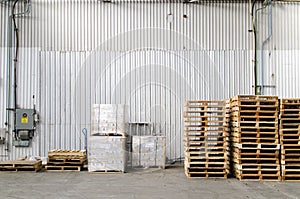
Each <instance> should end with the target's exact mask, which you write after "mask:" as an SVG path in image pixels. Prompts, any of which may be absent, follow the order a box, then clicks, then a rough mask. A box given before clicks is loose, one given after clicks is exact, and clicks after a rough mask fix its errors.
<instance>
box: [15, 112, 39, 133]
mask: <svg viewBox="0 0 300 199" xmlns="http://www.w3.org/2000/svg"><path fill="white" fill-rule="evenodd" d="M34 114H35V111H34V109H17V110H16V130H29V131H30V130H32V131H33V130H34Z"/></svg>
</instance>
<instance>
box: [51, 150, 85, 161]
mask: <svg viewBox="0 0 300 199" xmlns="http://www.w3.org/2000/svg"><path fill="white" fill-rule="evenodd" d="M48 157H49V158H51V159H82V158H83V159H85V158H86V151H85V150H62V149H57V150H51V151H48Z"/></svg>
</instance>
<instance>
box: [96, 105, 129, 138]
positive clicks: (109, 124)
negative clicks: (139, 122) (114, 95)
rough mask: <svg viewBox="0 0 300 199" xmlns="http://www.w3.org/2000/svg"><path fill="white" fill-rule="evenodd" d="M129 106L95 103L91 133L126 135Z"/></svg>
mask: <svg viewBox="0 0 300 199" xmlns="http://www.w3.org/2000/svg"><path fill="white" fill-rule="evenodd" d="M127 109H128V107H127V106H126V105H124V104H94V105H93V106H92V117H91V119H92V121H91V125H92V126H91V135H107V134H114V135H124V134H126V133H127V128H128V127H127V125H128V114H127V113H128V111H127Z"/></svg>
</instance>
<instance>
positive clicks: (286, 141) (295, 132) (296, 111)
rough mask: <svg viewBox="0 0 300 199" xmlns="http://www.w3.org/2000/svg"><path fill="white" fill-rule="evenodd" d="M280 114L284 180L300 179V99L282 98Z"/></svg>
mask: <svg viewBox="0 0 300 199" xmlns="http://www.w3.org/2000/svg"><path fill="white" fill-rule="evenodd" d="M280 115H281V120H280V131H279V132H280V144H281V169H282V180H283V181H300V99H281V101H280Z"/></svg>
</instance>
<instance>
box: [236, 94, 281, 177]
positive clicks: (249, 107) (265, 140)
mask: <svg viewBox="0 0 300 199" xmlns="http://www.w3.org/2000/svg"><path fill="white" fill-rule="evenodd" d="M231 126H232V127H231V128H232V130H231V141H232V151H233V170H234V173H235V176H236V177H237V178H238V179H240V180H254V181H279V180H280V179H281V177H280V163H279V148H280V145H279V139H278V97H275V96H243V95H240V96H235V97H233V98H232V99H231Z"/></svg>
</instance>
